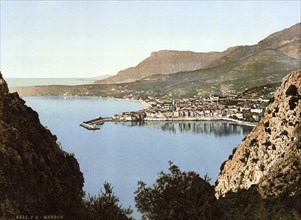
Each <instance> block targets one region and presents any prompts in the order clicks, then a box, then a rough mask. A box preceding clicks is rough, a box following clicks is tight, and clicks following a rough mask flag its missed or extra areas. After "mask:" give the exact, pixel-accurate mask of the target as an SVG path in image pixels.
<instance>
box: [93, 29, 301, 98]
mask: <svg viewBox="0 0 301 220" xmlns="http://www.w3.org/2000/svg"><path fill="white" fill-rule="evenodd" d="M300 59H301V24H300V23H299V24H296V25H294V26H292V27H290V28H287V29H284V30H282V31H279V32H276V33H273V34H271V35H269V36H268V37H267V38H265V39H263V40H262V41H260V42H259V43H258V44H256V45H252V46H236V47H231V48H229V49H227V50H226V51H224V52H210V53H194V52H189V51H159V52H154V53H152V54H151V56H150V57H148V58H146V59H145V60H144V61H142V62H141V63H139V64H138V65H137V66H136V67H131V68H128V69H126V70H123V71H120V72H119V73H118V74H117V75H116V76H112V77H109V78H107V79H105V80H100V81H97V82H96V83H106V84H108V83H109V84H114V83H118V84H120V83H129V82H136V81H139V82H137V83H138V84H139V83H141V81H149V80H151V81H152V82H151V83H152V84H160V83H161V81H164V80H165V78H166V75H168V77H171V78H173V81H176V82H177V83H176V84H172V85H168V86H169V87H176V88H181V89H184V90H185V89H186V87H190V86H194V85H193V84H201V83H202V82H199V81H200V80H201V81H203V79H202V76H200V75H202V74H203V73H207V72H208V71H212V68H213V69H214V70H213V72H214V74H211V75H210V76H208V77H206V80H207V82H206V83H209V84H211V85H210V86H209V87H216V88H212V89H211V90H209V91H208V89H205V90H206V93H220V94H223V93H230V94H231V93H232V91H235V92H234V93H236V92H237V91H239V92H242V91H243V90H244V89H246V87H247V88H251V87H250V86H256V85H257V86H258V83H260V85H264V84H268V83H275V82H277V80H278V81H279V80H280V79H281V78H282V77H284V76H285V75H286V74H287V73H288V72H290V71H292V70H295V69H297V68H299V67H300V65H301V64H300ZM177 73H180V75H181V74H184V75H185V74H186V75H187V74H188V75H189V83H187V82H186V83H185V82H184V84H182V85H180V84H181V83H183V82H182V78H183V77H181V76H180V75H179V74H177ZM154 76H156V77H154ZM267 76H270V77H269V78H268V79H266V77H267ZM191 77H192V78H191ZM216 77H217V78H216ZM249 78H250V79H251V82H252V83H251V85H250V86H247V85H246V84H244V83H243V81H246V80H249ZM237 79H238V81H239V82H233V81H236V80H237ZM240 79H242V83H241V81H240ZM254 80H255V81H256V82H254ZM211 81H214V82H211ZM192 82H193V83H192ZM142 83H143V82H142ZM129 86H131V85H129ZM136 87H137V86H136ZM199 87H203V85H202V84H201V85H199ZM176 88H175V89H176ZM162 89H164V88H162ZM165 89H168V88H166V87H165ZM196 89H197V88H196ZM168 91H170V90H169V89H168ZM174 93H177V91H174ZM225 95H226V94H225Z"/></svg>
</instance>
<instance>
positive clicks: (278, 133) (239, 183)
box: [215, 69, 301, 198]
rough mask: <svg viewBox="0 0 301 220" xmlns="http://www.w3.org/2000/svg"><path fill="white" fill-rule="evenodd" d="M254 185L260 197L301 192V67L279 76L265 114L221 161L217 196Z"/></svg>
mask: <svg viewBox="0 0 301 220" xmlns="http://www.w3.org/2000/svg"><path fill="white" fill-rule="evenodd" d="M253 185H256V187H257V191H258V192H259V194H260V195H261V197H263V198H267V197H271V196H281V195H283V194H285V195H288V196H293V195H295V194H297V193H300V192H301V69H299V70H297V71H295V72H292V73H291V74H289V75H288V76H286V77H285V78H284V79H283V80H282V84H281V86H280V88H279V89H278V90H277V92H276V93H275V95H274V98H272V99H271V101H270V105H269V106H268V108H267V109H266V113H265V115H264V117H263V118H262V119H261V121H260V122H259V123H258V125H257V126H256V128H255V129H254V130H253V131H252V132H251V133H250V134H249V135H248V136H247V137H246V139H245V140H244V141H243V142H242V143H241V144H240V145H239V146H238V147H237V149H236V150H235V151H234V153H233V155H231V156H230V159H229V160H228V161H226V162H225V163H224V164H223V165H222V167H221V172H220V175H219V176H218V179H217V184H216V187H215V191H216V197H222V196H225V194H226V193H228V192H238V191H240V190H243V189H249V188H250V187H251V186H253Z"/></svg>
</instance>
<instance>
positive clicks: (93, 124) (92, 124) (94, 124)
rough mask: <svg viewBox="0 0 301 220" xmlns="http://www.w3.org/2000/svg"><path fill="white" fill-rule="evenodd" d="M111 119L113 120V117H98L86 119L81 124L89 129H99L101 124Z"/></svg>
mask: <svg viewBox="0 0 301 220" xmlns="http://www.w3.org/2000/svg"><path fill="white" fill-rule="evenodd" d="M110 121H113V118H111V117H106V118H103V117H97V118H94V119H91V120H89V121H84V122H83V123H81V124H80V126H81V127H83V128H86V129H88V130H99V129H100V127H99V125H103V124H104V123H105V122H110Z"/></svg>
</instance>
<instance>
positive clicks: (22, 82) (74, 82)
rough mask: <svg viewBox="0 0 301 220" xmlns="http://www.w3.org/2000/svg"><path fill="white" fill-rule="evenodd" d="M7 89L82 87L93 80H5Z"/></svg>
mask: <svg viewBox="0 0 301 220" xmlns="http://www.w3.org/2000/svg"><path fill="white" fill-rule="evenodd" d="M5 80H6V82H7V84H8V87H9V88H13V87H23V86H47V85H69V86H72V85H83V84H89V83H92V81H93V80H89V79H84V78H6V79H5Z"/></svg>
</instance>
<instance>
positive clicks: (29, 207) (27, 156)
mask: <svg viewBox="0 0 301 220" xmlns="http://www.w3.org/2000/svg"><path fill="white" fill-rule="evenodd" d="M56 141H57V139H56V136H54V135H52V134H51V133H50V131H49V130H48V129H46V128H45V127H43V126H42V125H41V124H40V121H39V118H38V114H37V113H36V112H35V111H33V110H32V109H31V108H29V107H27V106H26V105H25V102H24V101H23V100H22V99H21V98H19V96H18V94H17V93H9V92H8V88H7V84H6V82H5V81H4V79H3V78H2V75H1V73H0V160H1V163H0V184H1V188H0V191H1V193H0V218H2V217H3V218H9V217H10V218H11V217H12V216H15V215H16V214H24V215H27V214H29V215H30V214H31V215H32V214H33V213H34V214H36V215H49V214H54V213H55V214H57V215H63V216H66V217H69V218H72V216H76V215H78V211H79V209H80V206H81V201H82V196H83V191H82V187H83V182H84V179H83V175H82V173H81V172H80V169H79V165H78V163H77V161H76V159H75V158H74V157H73V156H72V155H70V154H68V153H66V152H64V151H63V150H61V149H60V146H58V144H57V142H56ZM1 216H2V217H1Z"/></svg>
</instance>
